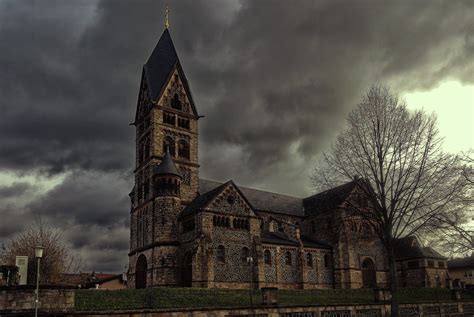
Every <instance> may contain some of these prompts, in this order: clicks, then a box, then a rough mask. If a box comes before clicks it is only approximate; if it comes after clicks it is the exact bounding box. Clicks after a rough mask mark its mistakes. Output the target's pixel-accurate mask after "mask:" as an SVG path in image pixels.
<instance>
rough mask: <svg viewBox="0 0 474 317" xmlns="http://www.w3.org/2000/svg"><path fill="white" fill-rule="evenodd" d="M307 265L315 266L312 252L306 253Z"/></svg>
mask: <svg viewBox="0 0 474 317" xmlns="http://www.w3.org/2000/svg"><path fill="white" fill-rule="evenodd" d="M306 265H307V266H308V267H313V256H312V255H311V253H306Z"/></svg>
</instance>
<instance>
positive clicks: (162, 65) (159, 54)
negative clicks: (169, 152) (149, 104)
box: [143, 29, 198, 116]
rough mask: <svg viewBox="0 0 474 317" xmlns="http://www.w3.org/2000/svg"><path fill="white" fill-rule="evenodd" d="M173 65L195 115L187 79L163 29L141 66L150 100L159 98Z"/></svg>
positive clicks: (171, 41) (166, 31) (170, 40)
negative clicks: (146, 59)
mask: <svg viewBox="0 0 474 317" xmlns="http://www.w3.org/2000/svg"><path fill="white" fill-rule="evenodd" d="M175 67H176V68H177V70H178V73H179V76H180V78H181V81H182V82H183V85H184V88H185V90H186V92H187V94H188V97H189V101H190V103H191V107H192V109H193V112H194V115H196V116H197V115H198V114H197V111H196V107H195V105H194V101H193V97H192V95H191V89H190V88H189V84H188V80H187V79H186V76H185V74H184V71H183V69H182V67H181V63H180V61H179V58H178V54H177V53H176V49H175V47H174V44H173V40H172V39H171V35H170V33H169V30H168V29H165V30H164V31H163V34H162V35H161V37H160V40H159V41H158V43H157V44H156V47H155V49H154V50H153V52H152V53H151V55H150V57H149V58H148V61H147V62H146V63H145V65H144V66H143V73H144V78H145V80H146V81H147V84H148V91H149V94H150V99H151V100H153V101H155V100H158V99H159V97H160V96H161V94H162V92H163V89H164V88H165V85H166V83H167V82H168V80H169V78H170V76H171V73H172V71H173V70H174V69H175Z"/></svg>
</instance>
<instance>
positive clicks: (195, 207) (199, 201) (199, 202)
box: [179, 181, 230, 217]
mask: <svg viewBox="0 0 474 317" xmlns="http://www.w3.org/2000/svg"><path fill="white" fill-rule="evenodd" d="M229 182H230V181H229ZM229 182H227V183H224V184H222V185H220V186H217V187H216V188H214V189H212V190H210V191H208V192H205V193H204V194H202V195H199V196H198V197H196V198H194V200H193V201H192V202H191V203H189V204H188V205H187V206H186V207H185V208H184V209H183V211H182V212H181V214H180V216H179V217H184V216H187V215H190V214H194V213H196V212H198V211H199V210H200V209H201V208H204V207H205V206H206V205H207V204H208V203H209V202H211V200H212V199H214V197H216V196H217V195H219V194H220V193H221V191H222V190H223V189H224V188H225V187H226V186H227V184H228V183H229Z"/></svg>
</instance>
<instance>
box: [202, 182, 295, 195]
mask: <svg viewBox="0 0 474 317" xmlns="http://www.w3.org/2000/svg"><path fill="white" fill-rule="evenodd" d="M200 180H203V181H205V182H213V183H216V184H224V183H223V182H219V181H216V180H210V179H204V178H201V179H200ZM231 181H232V182H233V183H234V184H235V185H236V186H237V187H239V188H241V189H242V188H243V189H250V190H253V191H259V192H264V193H267V194H274V195H278V196H285V197H289V198H296V199H303V198H302V197H297V196H292V195H288V194H281V193H277V192H272V191H269V190H264V189H259V188H254V187H248V186H242V185H237V183H235V182H234V181H233V180H231Z"/></svg>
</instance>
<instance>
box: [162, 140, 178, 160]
mask: <svg viewBox="0 0 474 317" xmlns="http://www.w3.org/2000/svg"><path fill="white" fill-rule="evenodd" d="M167 149H168V151H169V152H170V154H171V156H173V157H174V156H176V149H175V144H174V140H173V138H172V137H170V136H166V137H165V139H164V140H163V154H164V153H166V150H167Z"/></svg>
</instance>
